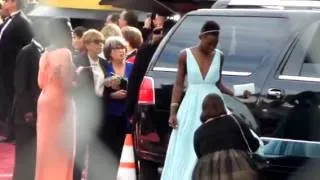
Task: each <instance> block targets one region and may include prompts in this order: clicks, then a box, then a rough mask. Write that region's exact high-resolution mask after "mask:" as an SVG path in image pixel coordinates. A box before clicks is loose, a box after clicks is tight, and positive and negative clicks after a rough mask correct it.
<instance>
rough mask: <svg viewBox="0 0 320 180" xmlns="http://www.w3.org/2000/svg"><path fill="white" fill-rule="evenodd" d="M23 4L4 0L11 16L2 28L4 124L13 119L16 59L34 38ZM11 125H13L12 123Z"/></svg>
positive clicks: (0, 90)
mask: <svg viewBox="0 0 320 180" xmlns="http://www.w3.org/2000/svg"><path fill="white" fill-rule="evenodd" d="M23 2H24V0H4V5H3V10H4V11H7V12H8V13H9V14H10V16H9V17H7V18H6V20H5V22H4V23H3V24H1V26H0V99H1V101H0V121H2V123H3V122H4V121H5V120H8V119H9V118H11V117H10V116H11V112H12V103H13V94H14V85H13V81H14V70H15V65H16V64H15V63H16V57H17V55H18V52H19V51H20V49H21V48H22V47H23V46H25V45H27V44H28V43H30V41H31V39H32V36H33V35H32V29H31V25H30V22H29V20H28V19H27V17H26V16H25V15H24V13H23V12H22V11H21V9H22V7H23V4H24V3H23ZM10 121H11V120H10ZM9 123H10V124H12V121H11V122H9ZM11 128H12V127H11Z"/></svg>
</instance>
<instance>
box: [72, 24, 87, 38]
mask: <svg viewBox="0 0 320 180" xmlns="http://www.w3.org/2000/svg"><path fill="white" fill-rule="evenodd" d="M86 31H87V28H85V27H83V26H77V27H75V28H74V29H73V33H74V34H75V35H76V36H77V37H79V38H82V36H83V34H84V33H85V32H86Z"/></svg>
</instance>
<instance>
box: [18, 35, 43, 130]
mask: <svg viewBox="0 0 320 180" xmlns="http://www.w3.org/2000/svg"><path fill="white" fill-rule="evenodd" d="M43 51H44V48H43V47H42V46H41V45H40V44H39V43H38V42H36V41H34V40H33V41H32V42H31V43H30V44H28V45H26V46H24V47H23V48H22V49H21V51H20V53H19V54H18V56H17V63H16V69H15V76H14V77H15V79H14V89H15V103H14V114H15V116H14V122H15V123H16V124H23V123H25V120H24V114H26V113H28V112H32V113H34V114H36V113H37V101H38V97H39V95H40V92H41V91H40V88H39V86H38V71H39V60H40V57H41V54H42V52H43Z"/></svg>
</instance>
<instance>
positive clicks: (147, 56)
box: [127, 43, 159, 117]
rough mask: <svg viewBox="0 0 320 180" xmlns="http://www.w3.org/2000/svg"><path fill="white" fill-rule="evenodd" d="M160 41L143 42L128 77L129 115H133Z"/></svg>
mask: <svg viewBox="0 0 320 180" xmlns="http://www.w3.org/2000/svg"><path fill="white" fill-rule="evenodd" d="M158 44H159V43H156V44H151V43H148V44H143V45H142V46H141V47H140V48H139V50H138V52H137V55H136V60H135V63H134V66H133V69H132V72H131V76H130V77H129V79H128V96H127V97H128V98H127V116H128V117H131V116H132V115H133V113H134V110H135V106H136V104H137V102H138V95H139V90H140V85H141V82H142V80H143V77H144V75H145V73H146V71H147V68H148V66H149V63H150V61H151V58H152V56H153V53H154V52H155V51H156V49H157V47H158Z"/></svg>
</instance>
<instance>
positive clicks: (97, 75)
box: [88, 55, 104, 97]
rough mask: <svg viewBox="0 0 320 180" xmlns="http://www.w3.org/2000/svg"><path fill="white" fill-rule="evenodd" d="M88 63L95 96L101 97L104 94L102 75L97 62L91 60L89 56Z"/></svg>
mask: <svg viewBox="0 0 320 180" xmlns="http://www.w3.org/2000/svg"><path fill="white" fill-rule="evenodd" d="M88 58H89V62H90V66H91V69H92V74H93V81H94V90H95V93H96V95H97V96H99V97H102V96H103V92H104V86H103V84H104V73H103V70H102V68H101V66H100V63H99V60H97V61H95V60H93V59H92V58H91V57H90V56H89V55H88Z"/></svg>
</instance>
